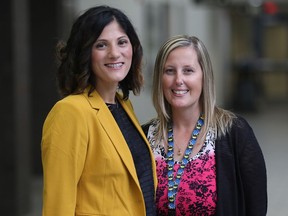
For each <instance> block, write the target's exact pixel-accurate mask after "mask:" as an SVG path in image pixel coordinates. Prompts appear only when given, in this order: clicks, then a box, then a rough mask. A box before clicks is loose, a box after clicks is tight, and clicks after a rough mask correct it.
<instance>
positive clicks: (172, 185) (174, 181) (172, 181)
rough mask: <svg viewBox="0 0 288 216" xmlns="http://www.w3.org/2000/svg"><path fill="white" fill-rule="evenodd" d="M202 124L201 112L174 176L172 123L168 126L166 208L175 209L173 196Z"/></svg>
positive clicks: (174, 196)
mask: <svg viewBox="0 0 288 216" xmlns="http://www.w3.org/2000/svg"><path fill="white" fill-rule="evenodd" d="M203 124H204V117H203V114H201V115H200V117H199V119H198V121H197V124H196V127H195V128H194V130H193V132H192V136H191V139H190V141H189V144H188V146H187V148H186V150H185V153H184V156H183V159H182V161H181V162H180V167H179V169H178V171H177V174H176V177H175V178H174V176H173V169H174V152H173V148H174V142H173V128H172V124H170V125H169V127H168V151H167V161H168V162H167V165H168V201H169V203H168V208H169V209H175V198H176V194H177V190H178V185H179V183H180V180H181V176H182V174H183V172H184V168H185V166H186V164H187V163H188V161H189V155H190V154H191V152H192V150H193V146H194V144H195V143H196V140H197V137H198V135H199V133H200V130H201V127H202V125H203Z"/></svg>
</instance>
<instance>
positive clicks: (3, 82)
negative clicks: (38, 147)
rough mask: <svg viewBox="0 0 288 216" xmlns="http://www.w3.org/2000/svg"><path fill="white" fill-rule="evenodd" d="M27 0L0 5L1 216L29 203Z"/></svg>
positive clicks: (19, 212)
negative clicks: (0, 95)
mask: <svg viewBox="0 0 288 216" xmlns="http://www.w3.org/2000/svg"><path fill="white" fill-rule="evenodd" d="M26 5H27V2H26V1H25V0H14V1H3V2H2V4H1V7H0V14H1V16H4V17H3V18H1V19H0V23H1V29H4V30H3V31H1V34H0V41H2V43H1V50H2V52H1V53H2V54H1V56H0V62H1V64H0V71H1V73H0V92H1V93H2V97H1V117H0V118H1V124H0V125H1V126H0V131H1V151H0V168H1V177H0V184H1V189H0V194H1V202H0V209H1V215H13V216H18V215H23V214H24V213H27V212H28V209H29V206H30V199H29V198H30V194H29V192H30V190H29V189H30V178H29V177H30V176H29V175H30V172H29V167H30V164H29V149H30V147H29V135H30V131H29V130H30V125H29V118H30V115H29V112H30V110H29V103H30V101H29V76H28V71H29V60H28V58H29V57H28V56H29V55H28V54H29V52H28V45H29V43H28V27H27V23H28V22H27V14H28V13H27V9H26Z"/></svg>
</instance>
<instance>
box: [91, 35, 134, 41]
mask: <svg viewBox="0 0 288 216" xmlns="http://www.w3.org/2000/svg"><path fill="white" fill-rule="evenodd" d="M121 39H129V37H128V36H127V35H123V36H120V37H118V38H117V40H121ZM98 41H109V40H107V39H105V38H100V39H97V40H96V41H95V42H98Z"/></svg>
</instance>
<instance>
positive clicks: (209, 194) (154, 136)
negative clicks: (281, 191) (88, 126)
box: [143, 35, 267, 216]
mask: <svg viewBox="0 0 288 216" xmlns="http://www.w3.org/2000/svg"><path fill="white" fill-rule="evenodd" d="M152 97H153V104H154V107H155V109H156V112H157V118H155V119H152V120H151V121H150V122H148V123H147V124H145V125H143V129H144V131H145V133H146V134H147V138H148V140H149V142H150V144H151V147H152V150H153V152H154V157H155V160H156V167H157V168H156V171H157V177H158V185H157V192H156V209H157V215H159V216H167V215H168V216H173V215H185V216H196V215H205V216H212V215H213V216H236V215H237V216H265V215H266V213H267V176H266V167H265V161H264V157H263V154H262V151H261V148H260V146H259V144H258V142H257V139H256V137H255V135H254V133H253V130H252V128H251V127H250V125H249V124H248V122H247V121H246V120H245V119H244V118H243V117H241V116H239V115H237V114H234V113H232V112H231V111H228V110H225V109H223V108H221V107H219V106H217V104H216V96H215V86H214V74H213V68H212V64H211V61H210V57H209V53H208V51H207V49H206V47H205V45H204V44H203V42H202V41H201V40H199V39H198V38H197V37H195V36H187V35H178V36H174V37H171V38H170V39H168V40H167V41H166V42H165V43H164V44H163V45H162V46H161V48H160V49H159V52H158V54H157V57H156V61H155V66H154V76H153V90H152Z"/></svg>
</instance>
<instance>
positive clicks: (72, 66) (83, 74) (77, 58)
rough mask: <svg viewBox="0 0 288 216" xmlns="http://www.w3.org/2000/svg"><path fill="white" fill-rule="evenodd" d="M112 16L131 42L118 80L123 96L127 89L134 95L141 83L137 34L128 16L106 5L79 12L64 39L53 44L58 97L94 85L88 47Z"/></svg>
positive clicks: (140, 56)
mask: <svg viewBox="0 0 288 216" xmlns="http://www.w3.org/2000/svg"><path fill="white" fill-rule="evenodd" d="M113 20H116V21H117V22H118V23H119V25H120V26H121V27H122V29H123V30H124V31H125V33H126V34H127V36H128V37H129V40H130V42H131V44H132V49H133V57H132V64H131V68H130V70H129V72H128V74H127V76H126V77H125V78H124V79H123V80H122V81H121V82H120V83H119V88H120V89H121V90H122V93H123V99H124V100H127V99H128V98H129V91H130V90H131V91H132V92H133V93H134V95H137V94H139V93H140V91H141V87H142V86H143V75H142V70H141V68H142V58H143V49H142V45H141V43H140V40H139V38H138V35H137V33H136V31H135V29H134V27H133V25H132V23H131V22H130V20H129V18H128V17H127V16H126V15H125V14H124V13H123V12H122V11H120V10H119V9H116V8H112V7H109V6H106V5H102V6H96V7H93V8H90V9H88V10H87V11H86V12H84V13H83V14H82V15H81V16H79V17H78V18H77V19H76V20H75V22H74V24H73V26H72V29H71V32H70V36H69V38H68V41H67V43H65V42H63V41H60V42H58V44H57V46H56V51H57V59H58V60H59V67H58V71H57V84H58V89H59V93H60V95H61V96H62V97H65V96H67V95H70V94H80V93H83V91H84V90H85V88H87V87H88V86H91V88H90V89H89V94H90V93H91V92H92V91H93V90H94V89H95V75H94V73H93V72H92V69H91V50H92V46H93V44H94V43H95V41H96V40H97V39H98V37H99V36H100V34H101V33H102V31H103V29H104V28H105V26H107V25H108V24H110V23H111V22H112V21H113Z"/></svg>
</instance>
